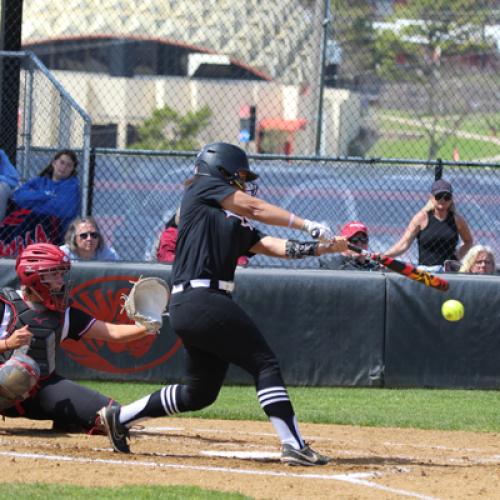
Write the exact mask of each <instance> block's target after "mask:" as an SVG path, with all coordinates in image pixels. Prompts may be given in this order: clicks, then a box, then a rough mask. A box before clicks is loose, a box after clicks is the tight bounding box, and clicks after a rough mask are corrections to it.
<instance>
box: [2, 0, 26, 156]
mask: <svg viewBox="0 0 500 500" xmlns="http://www.w3.org/2000/svg"><path fill="white" fill-rule="evenodd" d="M0 5H1V20H0V51H19V50H21V25H22V22H23V1H22V0H1V4H0ZM20 73H21V61H20V60H19V59H17V58H15V59H13V60H11V61H8V62H7V61H6V59H5V58H4V57H2V58H0V143H1V144H2V149H3V150H4V151H5V152H6V153H7V155H8V156H9V158H10V159H11V161H12V162H13V163H14V164H15V163H16V152H17V128H18V116H19V78H20Z"/></svg>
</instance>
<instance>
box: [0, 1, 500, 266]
mask: <svg viewBox="0 0 500 500" xmlns="http://www.w3.org/2000/svg"><path fill="white" fill-rule="evenodd" d="M10 5H12V4H10ZM19 5H20V6H21V5H23V16H22V44H23V48H25V49H28V50H30V51H33V53H34V54H36V57H35V58H34V57H31V58H30V57H27V58H26V57H25V58H24V61H25V63H24V64H25V65H26V64H27V62H26V61H31V62H30V63H29V64H30V65H31V66H29V67H28V66H25V67H23V70H22V71H21V85H20V89H21V91H20V101H19V102H20V106H19V109H20V111H19V123H18V132H16V133H18V136H17V143H18V148H19V149H18V156H17V159H16V163H17V167H18V170H19V172H20V175H21V178H22V180H26V179H28V178H30V177H32V176H33V175H36V173H38V171H39V169H40V168H41V167H42V166H44V165H45V164H46V162H47V161H48V160H50V155H52V154H53V152H54V151H55V150H57V149H60V148H62V147H70V148H72V149H75V150H77V152H78V154H79V156H80V164H81V166H79V168H78V173H79V177H80V182H81V186H82V190H83V192H82V195H81V199H82V213H91V214H93V215H95V216H96V217H97V218H98V220H99V221H100V222H101V225H102V230H103V232H104V234H105V236H106V237H107V238H109V240H110V243H112V244H113V245H115V246H116V247H117V250H118V251H119V253H120V255H121V256H122V257H123V258H125V259H131V260H143V259H146V260H148V259H150V258H151V257H152V255H153V254H154V250H153V248H154V246H155V244H156V239H157V237H158V231H159V230H160V229H161V227H162V226H163V225H164V224H165V222H166V219H167V218H169V217H170V215H171V214H172V213H173V211H174V209H175V207H176V206H177V204H178V202H179V200H180V196H181V194H182V189H183V188H182V180H184V179H185V178H186V177H187V176H189V175H190V172H191V169H192V165H191V164H192V153H186V151H194V150H196V149H198V148H199V147H200V146H201V145H203V144H205V143H207V142H212V141H226V142H231V143H236V144H239V145H240V146H242V147H244V148H245V149H246V150H247V151H248V152H249V153H250V154H251V155H257V156H256V157H255V161H256V168H257V169H258V170H259V172H260V173H261V176H262V188H261V191H260V192H261V194H262V195H263V196H264V197H265V198H267V199H269V200H270V201H272V202H276V203H279V204H280V205H283V206H285V207H286V208H290V209H292V210H294V211H296V212H297V213H299V214H301V215H304V216H307V217H308V218H313V219H320V220H325V221H327V222H329V223H331V224H332V225H333V227H334V228H335V229H337V230H338V229H339V227H340V225H341V224H342V223H343V222H345V221H347V220H352V219H354V218H359V219H361V220H363V221H364V222H365V223H366V224H368V226H369V227H370V232H371V236H372V241H371V246H372V247H373V248H376V249H387V248H388V247H389V246H390V244H391V243H394V241H395V240H397V239H398V237H399V236H400V235H401V234H402V232H403V231H404V228H405V227H406V225H407V223H408V221H409V219H410V218H411V216H412V214H413V213H415V212H416V211H417V209H418V208H419V207H421V205H422V204H423V203H424V202H425V200H426V199H427V196H428V191H429V187H430V184H431V183H432V180H433V176H434V168H433V167H434V164H435V162H436V160H437V159H438V158H442V159H443V160H444V163H445V164H446V163H447V161H449V162H450V163H449V165H447V166H446V167H445V177H447V178H449V180H451V181H452V182H453V185H454V188H455V189H456V193H457V205H458V209H459V212H461V213H464V215H465V217H466V220H467V222H468V223H469V225H470V226H471V230H472V232H473V234H474V236H475V238H476V240H479V241H483V240H486V242H487V243H490V244H493V245H495V241H494V239H495V235H496V231H497V218H496V214H495V212H494V210H493V208H494V202H495V200H496V196H497V195H498V188H497V185H496V181H495V178H496V176H497V175H498V174H497V170H496V169H495V167H496V166H497V165H498V161H499V158H500V138H499V137H498V135H497V134H498V130H499V127H500V78H499V62H500V61H499V49H500V27H499V25H500V23H499V16H500V14H499V13H500V2H499V1H480V2H478V1H473V0H465V1H464V0H447V1H440V0H432V1H431V0H411V1H405V2H401V1H395V0H394V1H391V0H372V1H366V0H359V1H346V0H334V1H332V2H328V1H325V0H286V1H285V0H280V1H270V0H250V1H248V2H245V3H244V4H242V3H240V2H230V1H229V0H204V1H201V0H191V1H189V2H188V1H179V0H175V1H165V0H161V1H160V0H144V1H142V2H140V3H139V2H135V1H133V0H113V1H112V0H104V1H102V2H100V3H99V5H98V6H96V4H95V2H94V1H91V0H84V1H82V0H67V1H65V2H63V1H62V0H46V1H45V2H35V1H34V0H24V2H22V3H21V2H20V3H19ZM14 14H15V12H14ZM4 24H5V23H4ZM6 61H7V60H6V59H5V58H3V59H2V70H3V71H2V78H9V77H12V73H13V71H11V70H9V66H8V63H7V62H6ZM34 61H35V62H36V64H35V66H36V68H35V66H33V64H34ZM38 61H41V62H43V64H44V65H45V66H46V67H47V68H48V69H49V70H50V71H49V72H44V71H41V70H40V68H41V67H42V65H40V64H38ZM54 82H57V84H56V83H54ZM2 88H3V89H4V90H3V93H4V94H5V88H6V86H5V85H4V86H3V87H2ZM7 88H8V86H7ZM61 89H62V90H61ZM63 96H64V98H63ZM4 97H5V95H4ZM7 97H8V96H7ZM78 110H80V112H79V113H78V112H77V111H78ZM83 110H84V111H83ZM84 117H87V118H84ZM89 129H90V130H89ZM0 141H2V142H3V138H0ZM0 145H1V144H0ZM89 145H91V146H92V147H94V148H97V149H96V151H97V155H95V156H94V164H92V162H91V168H90V169H88V168H87V165H88V164H89V162H88V150H89V148H88V146H89ZM154 150H161V151H164V152H163V153H160V152H158V153H155V152H154ZM174 150H177V151H180V153H174V152H173V151H174ZM134 151H136V152H135V153H134ZM146 151H150V152H149V153H148V152H146ZM165 151H170V153H165ZM182 152H184V153H182ZM274 154H276V155H283V156H282V157H279V158H276V157H270V156H265V155H274ZM403 159H409V161H406V162H405V161H403ZM473 164H475V165H476V166H474V167H472V166H470V165H473ZM86 189H89V192H86V191H85V190H86ZM384 221H387V223H386V222H384ZM276 234H278V235H283V236H291V233H289V232H288V231H287V230H284V229H283V230H278V231H277V233H276ZM24 239H25V240H26V238H24ZM492 240H493V241H492ZM3 248H4V249H5V248H7V247H6V246H5V244H4V247H3ZM12 248H13V247H12V246H8V249H9V252H10V251H12ZM16 248H18V247H16ZM413 251H414V249H412V250H411V251H410V254H411V255H409V256H410V257H411V258H412V259H415V258H416V256H415V254H414V253H413V254H412V253H411V252H413ZM2 254H3V255H13V253H8V252H3V253H2ZM253 262H255V265H264V264H268V263H271V262H270V260H269V259H266V258H264V257H258V258H256V259H254V260H253ZM272 264H273V265H278V264H279V263H278V262H277V261H272ZM280 265H291V264H290V263H283V264H280ZM293 265H300V266H302V265H308V264H305V263H303V262H302V263H294V264H293ZM309 265H310V264H309Z"/></svg>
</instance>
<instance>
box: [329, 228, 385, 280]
mask: <svg viewBox="0 0 500 500" xmlns="http://www.w3.org/2000/svg"><path fill="white" fill-rule="evenodd" d="M340 235H341V236H345V237H346V238H347V240H348V241H349V243H352V244H353V245H356V246H358V247H360V248H362V249H363V250H367V249H368V242H369V237H368V228H367V227H366V225H365V224H363V223H362V222H360V221H351V222H348V223H347V224H345V225H344V227H343V228H342V230H341V232H340ZM319 267H320V268H321V269H333V270H337V269H339V270H349V271H378V270H379V269H380V264H377V263H376V262H373V261H371V260H370V259H367V258H366V257H365V256H364V255H361V254H359V253H357V252H354V251H353V250H349V249H347V250H345V251H343V252H341V253H336V254H329V255H322V256H321V257H320V258H319Z"/></svg>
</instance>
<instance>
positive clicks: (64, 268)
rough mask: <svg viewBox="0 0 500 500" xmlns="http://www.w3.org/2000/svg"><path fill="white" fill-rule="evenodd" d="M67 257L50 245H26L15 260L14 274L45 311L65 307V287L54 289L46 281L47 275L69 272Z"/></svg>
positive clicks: (58, 309)
mask: <svg viewBox="0 0 500 500" xmlns="http://www.w3.org/2000/svg"><path fill="white" fill-rule="evenodd" d="M70 267H71V265H70V261H69V258H68V256H67V255H66V254H65V253H64V252H63V251H62V250H61V249H60V248H59V247H57V246H55V245H51V244H50V243H35V244H33V245H28V246H27V247H26V248H25V249H24V250H23V251H22V252H21V254H20V255H19V257H18V258H17V260H16V272H17V275H18V276H19V280H20V281H21V283H22V284H23V285H24V286H26V287H28V288H29V289H30V290H32V291H34V292H35V293H36V294H37V295H38V296H39V298H40V300H41V301H42V303H43V305H44V306H45V307H46V308H47V309H51V310H53V311H64V310H65V309H66V306H67V292H68V290H67V287H66V285H65V283H64V285H63V286H58V287H56V288H54V286H53V285H51V284H50V283H49V282H48V281H47V274H49V273H54V272H58V271H59V272H63V273H64V275H67V274H68V272H69V270H70Z"/></svg>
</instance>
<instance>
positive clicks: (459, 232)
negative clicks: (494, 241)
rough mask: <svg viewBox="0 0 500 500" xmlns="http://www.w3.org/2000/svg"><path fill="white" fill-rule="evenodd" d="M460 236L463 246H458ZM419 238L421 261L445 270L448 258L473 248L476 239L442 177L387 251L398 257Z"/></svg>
mask: <svg viewBox="0 0 500 500" xmlns="http://www.w3.org/2000/svg"><path fill="white" fill-rule="evenodd" d="M459 237H460V239H461V240H462V244H461V246H459V247H458V248H457V245H458V242H459ZM415 239H417V241H418V265H419V267H424V268H426V269H427V270H430V271H434V272H440V271H443V266H444V262H445V261H446V260H457V259H458V260H459V259H462V258H463V257H464V255H465V254H466V253H467V251H468V250H469V249H470V248H471V246H472V243H473V239H472V234H471V232H470V229H469V226H468V225H467V222H466V221H465V219H464V218H463V217H462V216H461V215H459V214H458V213H457V212H456V209H455V205H454V203H453V190H452V187H451V184H450V183H449V182H447V181H445V180H444V179H439V180H437V181H435V182H434V183H433V184H432V188H431V197H430V198H429V201H428V202H427V204H426V205H425V206H424V207H423V208H422V209H421V210H420V211H419V212H417V214H416V215H415V216H414V217H413V219H412V220H411V222H410V224H409V225H408V227H407V228H406V231H405V232H404V234H403V236H402V238H401V239H400V240H399V241H398V242H397V243H396V244H395V245H393V246H392V247H391V248H390V249H389V250H387V252H384V253H385V254H386V255H388V256H390V257H397V256H398V255H401V254H403V253H404V252H406V251H407V250H408V248H409V247H410V245H411V244H412V243H413V241H414V240H415Z"/></svg>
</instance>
